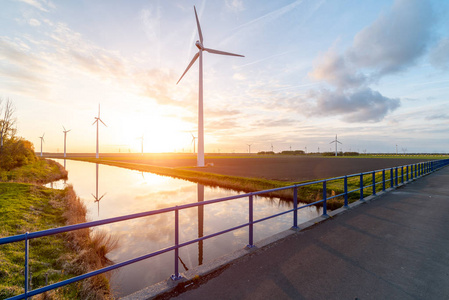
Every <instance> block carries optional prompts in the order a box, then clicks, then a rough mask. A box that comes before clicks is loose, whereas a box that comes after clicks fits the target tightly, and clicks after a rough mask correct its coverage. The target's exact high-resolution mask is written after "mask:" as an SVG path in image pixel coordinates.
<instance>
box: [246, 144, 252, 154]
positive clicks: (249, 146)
mask: <svg viewBox="0 0 449 300" xmlns="http://www.w3.org/2000/svg"><path fill="white" fill-rule="evenodd" d="M247 145H248V153H249V154H251V145H252V144H247Z"/></svg>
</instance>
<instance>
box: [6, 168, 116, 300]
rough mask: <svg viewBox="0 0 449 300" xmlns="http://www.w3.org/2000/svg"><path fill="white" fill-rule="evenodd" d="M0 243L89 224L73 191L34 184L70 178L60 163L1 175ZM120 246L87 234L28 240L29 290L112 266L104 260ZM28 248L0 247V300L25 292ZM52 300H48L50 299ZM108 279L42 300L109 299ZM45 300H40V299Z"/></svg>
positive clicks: (101, 234)
mask: <svg viewBox="0 0 449 300" xmlns="http://www.w3.org/2000/svg"><path fill="white" fill-rule="evenodd" d="M0 175H1V178H2V180H3V179H5V177H6V179H7V180H8V182H0V214H1V218H0V238H1V237H7V236H13V235H18V234H23V233H26V232H36V231H41V230H46V229H50V228H56V227H61V226H65V225H71V224H77V223H82V222H86V208H85V206H84V205H83V204H82V202H81V201H80V199H79V198H78V197H77V196H76V194H75V192H74V191H73V188H72V187H68V188H66V189H64V190H53V189H48V188H44V187H42V186H39V185H35V184H32V183H19V182H12V181H26V182H33V183H42V182H49V181H52V180H56V179H60V178H64V177H65V178H66V177H67V172H66V171H65V170H64V169H63V168H62V167H61V166H60V165H59V164H57V163H55V162H53V161H47V160H39V161H37V162H35V163H33V164H31V165H27V166H23V167H21V168H18V169H14V170H12V171H9V172H5V171H1V172H0ZM116 245H117V240H116V239H114V238H111V237H110V236H108V235H106V234H105V233H104V232H97V234H94V235H93V236H91V235H90V231H89V230H88V229H83V230H76V231H71V232H68V233H63V234H58V235H53V236H48V237H41V238H36V239H32V240H30V252H29V253H30V254H29V255H30V256H29V267H30V272H31V278H32V280H31V286H30V289H36V288H39V287H42V286H45V285H46V280H48V284H51V283H55V282H59V281H61V280H64V279H68V278H71V277H74V276H77V275H81V274H83V273H86V272H90V271H93V270H96V269H99V268H102V267H104V266H106V265H109V264H111V261H109V260H108V259H107V258H106V254H107V253H108V252H109V251H111V250H112V249H114V247H116ZM24 263H25V242H24V241H22V242H16V243H10V244H6V245H0V299H5V298H8V297H11V296H14V295H17V294H21V293H23V292H24V280H25V275H24V269H25V268H24ZM46 297H49V298H46ZM109 298H110V292H109V280H108V277H107V275H104V274H103V275H98V276H95V277H91V278H89V279H86V280H83V281H81V282H77V283H73V284H70V285H67V286H64V287H62V288H59V289H57V290H52V291H50V292H47V295H46V296H44V298H42V299H109ZM39 299H41V298H39Z"/></svg>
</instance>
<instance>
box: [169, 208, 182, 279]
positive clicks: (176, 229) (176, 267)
mask: <svg viewBox="0 0 449 300" xmlns="http://www.w3.org/2000/svg"><path fill="white" fill-rule="evenodd" d="M175 246H176V248H175V274H173V275H172V276H171V279H172V280H179V279H181V275H180V274H179V263H178V260H179V209H178V206H176V207H175Z"/></svg>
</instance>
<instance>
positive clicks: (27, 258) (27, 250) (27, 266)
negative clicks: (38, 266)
mask: <svg viewBox="0 0 449 300" xmlns="http://www.w3.org/2000/svg"><path fill="white" fill-rule="evenodd" d="M28 234H29V232H28V231H27V232H26V233H25V272H24V273H25V299H28V297H26V295H27V294H28V289H29V272H30V270H29V265H28V260H29V255H30V240H29V239H28Z"/></svg>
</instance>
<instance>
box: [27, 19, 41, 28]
mask: <svg viewBox="0 0 449 300" xmlns="http://www.w3.org/2000/svg"><path fill="white" fill-rule="evenodd" d="M28 24H30V25H31V26H34V27H37V26H40V25H41V22H39V20H36V19H30V20H29V21H28Z"/></svg>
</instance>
